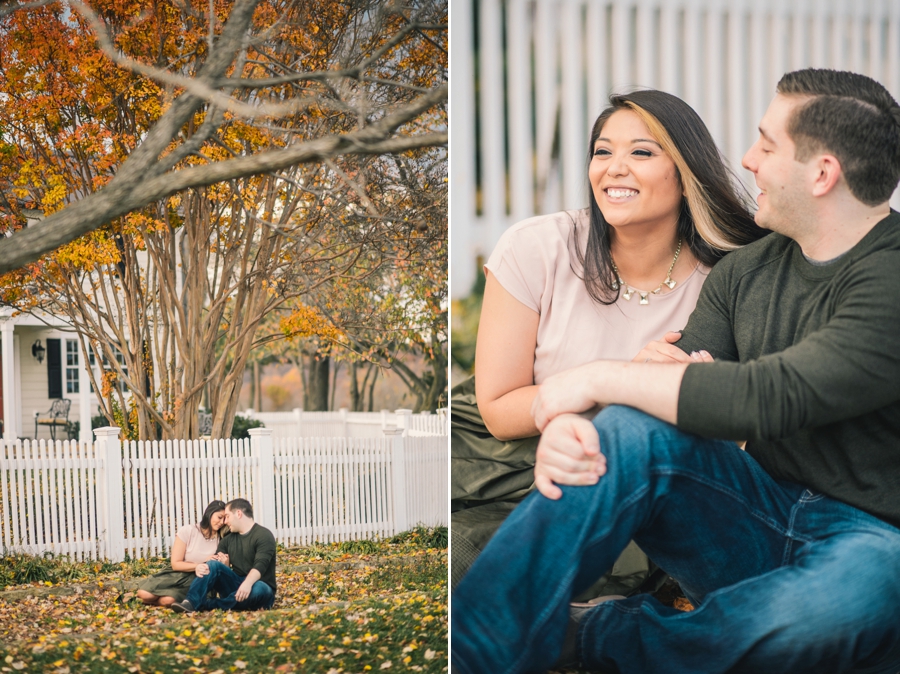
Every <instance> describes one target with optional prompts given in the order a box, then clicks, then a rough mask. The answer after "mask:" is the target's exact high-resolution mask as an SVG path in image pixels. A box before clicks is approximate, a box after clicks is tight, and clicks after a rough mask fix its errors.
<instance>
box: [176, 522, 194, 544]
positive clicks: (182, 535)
mask: <svg viewBox="0 0 900 674" xmlns="http://www.w3.org/2000/svg"><path fill="white" fill-rule="evenodd" d="M193 529H194V525H193V524H185V525H184V526H183V527H181V528H180V529H179V530H178V533H176V534H175V536H176V537H177V538H179V539H180V540H181V542H182V543H184V544H185V545H186V546H189V545H190V544H191V538H192V534H193V531H192V530H193Z"/></svg>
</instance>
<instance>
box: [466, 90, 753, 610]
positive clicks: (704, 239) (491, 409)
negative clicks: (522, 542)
mask: <svg viewBox="0 0 900 674" xmlns="http://www.w3.org/2000/svg"><path fill="white" fill-rule="evenodd" d="M587 149H588V158H589V164H588V179H589V182H590V187H591V194H592V195H593V198H592V199H591V203H590V205H589V207H588V208H586V209H584V210H580V211H567V212H563V213H556V214H553V215H547V216H539V217H536V218H531V219H529V220H526V221H524V222H521V223H519V224H517V225H514V226H513V227H510V228H509V229H508V230H507V231H506V232H505V233H504V235H503V236H502V237H501V239H500V242H499V243H498V245H497V247H496V248H495V250H494V252H493V254H492V255H491V257H490V259H489V260H488V262H487V264H486V265H485V275H486V278H487V280H486V286H485V293H484V302H483V306H482V313H481V322H480V325H479V331H478V341H477V347H476V357H475V371H476V374H477V385H476V384H475V382H474V381H473V380H469V381H467V382H464V383H463V384H461V385H460V386H459V387H457V388H456V389H455V390H454V397H453V401H452V402H453V424H452V428H451V436H452V439H451V450H452V463H451V470H452V481H451V485H452V487H451V488H452V498H453V506H452V510H453V512H452V515H451V523H452V526H451V536H452V546H453V557H452V580H453V583H454V585H455V584H456V583H457V582H458V581H459V580H460V579H461V578H462V576H463V574H464V573H465V572H466V570H467V569H468V566H469V565H470V564H471V563H472V561H473V560H474V559H475V558H476V557H477V555H478V553H479V552H480V550H481V549H483V547H484V545H485V544H486V543H487V541H488V540H489V539H490V537H491V536H492V535H493V533H494V531H496V529H497V528H498V527H499V526H500V524H501V523H502V521H503V520H504V519H505V518H506V516H507V515H508V514H509V513H510V512H511V511H512V509H513V508H514V507H515V505H516V504H517V503H518V502H519V501H520V500H521V499H522V498H524V496H525V495H526V494H528V493H529V492H530V491H531V490H532V489H533V470H532V469H533V466H534V454H535V449H536V447H537V440H538V438H537V428H536V427H535V424H534V421H533V419H532V418H531V414H530V408H531V403H532V401H533V399H534V396H535V393H536V389H537V385H538V384H540V383H541V382H542V381H543V380H545V379H546V378H547V377H549V376H550V375H552V374H555V373H557V372H561V371H563V370H566V369H569V368H572V367H576V366H578V365H582V364H584V363H587V362H590V361H593V360H600V359H607V360H631V359H633V358H635V357H636V354H638V353H639V352H640V356H641V360H645V359H664V358H670V359H672V358H679V357H681V358H689V356H687V355H686V354H681V352H680V351H678V350H677V349H675V348H672V349H671V351H670V355H668V356H665V355H662V354H659V353H652V354H651V353H648V352H647V351H646V350H645V351H642V349H643V347H644V346H645V345H647V344H648V343H649V342H651V341H656V340H662V339H663V337H664V335H666V333H667V332H669V331H677V330H680V329H681V328H682V327H683V326H684V324H685V323H686V321H687V317H688V315H689V314H690V312H691V311H692V310H693V308H694V305H695V304H696V302H697V297H698V295H699V293H700V289H701V287H702V285H703V282H704V280H705V279H706V275H707V273H708V272H709V268H710V267H711V266H712V265H714V264H715V263H716V261H717V260H719V259H720V258H721V257H722V255H724V254H725V253H726V252H727V251H728V250H731V249H734V248H736V247H738V246H741V245H744V244H746V243H750V242H751V241H754V240H755V239H758V238H760V237H761V236H762V235H763V234H764V233H765V232H763V231H762V230H760V229H759V228H758V227H757V226H756V225H755V224H754V222H753V218H752V216H751V215H750V214H749V212H748V210H747V206H746V200H745V195H743V194H742V193H741V192H740V191H739V190H738V188H737V187H736V184H737V183H736V181H735V180H733V178H732V176H731V173H730V172H729V170H728V169H727V168H726V166H725V163H724V162H723V160H722V158H721V156H720V154H719V152H718V149H717V148H716V146H715V143H714V142H713V140H712V137H711V136H710V134H709V132H708V131H707V129H706V127H705V125H704V124H703V122H702V121H701V120H700V118H699V117H698V116H697V114H696V113H695V112H694V111H693V110H692V109H691V108H690V107H689V106H688V105H687V104H686V103H684V102H683V101H682V100H680V99H678V98H676V97H674V96H671V95H669V94H666V93H663V92H659V91H652V90H648V91H637V92H634V93H632V94H627V95H617V96H613V97H611V98H610V107H609V108H607V109H606V110H604V111H603V113H602V114H601V115H600V117H598V119H597V121H596V122H595V123H594V126H593V129H592V132H591V137H590V139H589V143H588V145H587ZM669 339H670V341H674V340H675V339H677V337H676V336H670V338H669ZM673 353H675V354H681V355H680V356H678V355H671V354H673ZM573 461H575V462H577V461H578V460H575V459H573ZM580 461H581V462H583V463H585V464H591V465H593V464H592V460H587V459H581V460H580ZM587 467H588V468H590V466H587ZM597 470H598V471H599V470H600V469H599V464H598V467H597ZM594 479H595V481H596V479H597V478H596V476H595V477H594ZM652 568H653V567H652V565H651V564H649V563H648V561H647V559H646V557H644V555H643V554H642V553H641V552H640V551H639V550H638V549H637V547H636V546H634V545H633V544H632V545H631V546H629V548H628V549H627V550H626V551H625V553H623V557H622V558H620V560H619V562H618V564H617V567H616V568H615V572H614V576H613V579H612V581H611V582H606V581H607V580H608V577H607V578H605V579H603V581H602V582H598V583H597V584H596V585H595V587H594V588H593V590H592V591H590V592H589V593H588V594H594V595H596V594H597V593H599V591H600V589H601V587H603V586H604V585H605V587H603V592H605V593H619V594H628V593H631V592H634V591H637V589H638V588H639V587H640V586H641V585H642V583H644V582H645V581H646V580H647V577H648V575H649V574H650V572H651V570H652Z"/></svg>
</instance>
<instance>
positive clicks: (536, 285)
mask: <svg viewBox="0 0 900 674" xmlns="http://www.w3.org/2000/svg"><path fill="white" fill-rule="evenodd" d="M588 226H589V222H588V212H587V210H580V211H564V212H561V213H554V214H552V215H541V216H537V217H534V218H529V219H528V220H523V221H522V222H520V223H518V224H516V225H513V226H512V227H510V228H509V229H507V230H506V231H505V232H504V233H503V235H502V236H501V237H500V241H499V242H498V243H497V247H496V248H494V252H493V253H491V256H490V258H489V259H488V261H487V264H485V265H484V267H485V269H486V270H487V271H490V272H491V274H493V275H494V277H495V278H496V279H497V281H498V282H499V283H500V285H501V286H503V288H504V289H505V290H506V291H507V292H509V293H510V294H511V295H512V296H513V297H515V298H516V299H517V300H519V301H520V302H521V303H522V304H524V305H525V306H526V307H528V308H529V309H532V310H533V311H536V312H537V313H538V314H539V315H540V320H539V323H538V333H537V348H536V349H535V353H534V383H535V384H540V383H541V382H543V381H544V380H545V379H546V378H547V377H549V376H550V375H553V374H556V373H557V372H561V371H563V370H567V369H569V368H572V367H576V366H578V365H583V364H585V363H589V362H591V361H594V360H631V359H632V358H634V357H635V356H636V355H637V353H638V352H639V351H640V350H641V349H643V348H644V347H645V346H646V345H647V343H648V342H651V341H653V340H657V339H662V336H663V335H664V334H665V333H666V332H668V331H670V330H681V329H682V328H683V327H684V326H685V325H686V324H687V320H688V316H690V315H691V312H692V311H693V310H694V306H695V305H696V304H697V298H698V297H699V295H700V289H701V288H702V287H703V282H704V281H705V280H706V276H707V274H708V273H709V269H708V268H707V267H705V266H703V265H698V266H697V268H696V269H694V271H693V272H692V273H691V274H690V276H688V278H686V279H685V280H684V281H681V282H680V283H678V285H677V286H675V289H674V290H671V291H669V292H667V293H665V294H660V295H651V296H650V303H649V304H644V305H642V304H638V296H637V294H635V295H633V296H632V298H631V300H626V299H624V298H623V297H622V295H621V293H620V294H619V299H618V300H616V302H615V303H614V304H610V305H603V304H600V303H598V302H595V301H594V300H592V299H591V297H590V295H588V292H587V289H586V288H585V286H584V281H583V280H582V279H581V278H580V276H581V270H580V266H579V265H578V258H577V256H576V254H575V248H574V246H575V245H576V243H575V241H576V232H577V233H578V237H577V240H578V244H577V245H579V246H580V247H581V250H582V252H583V251H584V250H585V247H586V245H587V231H588Z"/></svg>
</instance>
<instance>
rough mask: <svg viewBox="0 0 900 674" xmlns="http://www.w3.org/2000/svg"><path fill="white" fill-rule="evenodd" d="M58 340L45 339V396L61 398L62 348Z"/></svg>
mask: <svg viewBox="0 0 900 674" xmlns="http://www.w3.org/2000/svg"><path fill="white" fill-rule="evenodd" d="M61 346H62V345H61V344H60V340H58V339H48V340H47V397H48V398H50V399H51V400H53V399H54V398H62V394H63V393H62V390H63V389H62V348H61Z"/></svg>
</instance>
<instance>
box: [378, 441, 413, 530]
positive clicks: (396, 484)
mask: <svg viewBox="0 0 900 674" xmlns="http://www.w3.org/2000/svg"><path fill="white" fill-rule="evenodd" d="M384 435H385V437H386V438H389V439H390V442H391V486H392V488H391V499H392V501H393V505H394V533H395V534H399V533H400V532H401V531H406V530H407V529H409V511H408V509H407V507H406V448H405V447H404V446H403V445H404V441H403V429H402V428H397V427H396V426H394V425H393V424H388V425H387V427H386V428H385V429H384Z"/></svg>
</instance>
